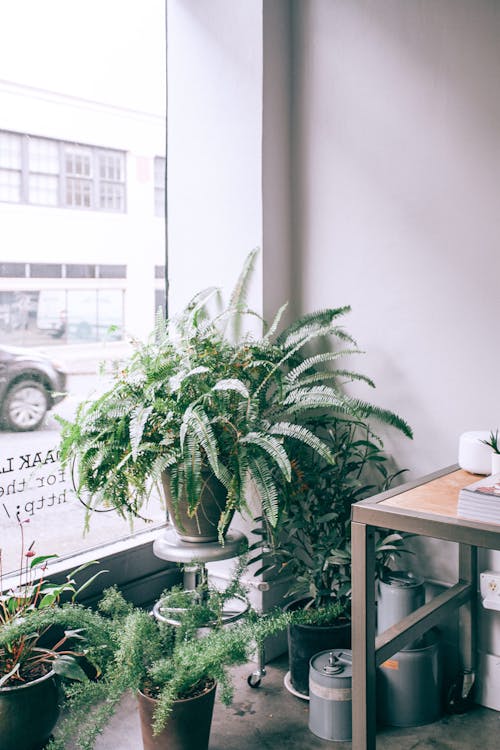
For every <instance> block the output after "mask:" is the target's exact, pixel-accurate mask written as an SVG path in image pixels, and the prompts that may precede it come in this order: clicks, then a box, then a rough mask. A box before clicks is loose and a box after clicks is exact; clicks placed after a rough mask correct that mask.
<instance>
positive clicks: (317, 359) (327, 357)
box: [286, 349, 362, 383]
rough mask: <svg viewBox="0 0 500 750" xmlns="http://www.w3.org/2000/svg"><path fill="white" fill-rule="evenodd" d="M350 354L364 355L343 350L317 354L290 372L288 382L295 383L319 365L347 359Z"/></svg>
mask: <svg viewBox="0 0 500 750" xmlns="http://www.w3.org/2000/svg"><path fill="white" fill-rule="evenodd" d="M350 354H362V352H361V351H360V350H359V349H342V350H340V351H338V352H323V353H321V354H315V355H314V356H312V357H307V359H305V360H304V361H303V362H301V363H300V364H299V365H297V367H294V368H293V370H290V372H289V373H288V374H287V376H286V380H287V381H288V382H289V383H295V381H296V380H297V379H298V378H299V377H300V376H301V375H302V373H304V372H306V371H307V370H310V369H311V368H312V367H316V365H319V364H321V363H322V362H331V361H333V360H335V359H339V357H345V356H348V355H350Z"/></svg>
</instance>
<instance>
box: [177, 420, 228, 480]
mask: <svg viewBox="0 0 500 750" xmlns="http://www.w3.org/2000/svg"><path fill="white" fill-rule="evenodd" d="M189 433H193V434H194V435H195V436H196V439H197V441H198V442H199V443H200V445H201V447H202V448H203V450H204V451H205V453H206V455H207V459H208V462H209V464H210V466H211V467H212V471H213V472H214V474H215V475H216V476H218V475H219V457H218V453H219V450H218V446H217V439H216V437H215V435H214V431H213V429H212V425H211V424H210V420H209V419H208V417H207V415H206V414H205V412H204V411H203V408H202V407H201V406H188V408H187V409H186V411H185V412H184V417H183V419H182V423H181V427H180V445H181V451H183V450H184V443H185V440H186V435H187V434H189Z"/></svg>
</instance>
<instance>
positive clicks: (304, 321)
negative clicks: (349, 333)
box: [277, 305, 351, 344]
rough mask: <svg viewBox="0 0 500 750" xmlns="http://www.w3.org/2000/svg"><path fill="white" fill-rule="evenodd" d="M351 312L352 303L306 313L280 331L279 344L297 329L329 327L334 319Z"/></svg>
mask: <svg viewBox="0 0 500 750" xmlns="http://www.w3.org/2000/svg"><path fill="white" fill-rule="evenodd" d="M350 312H351V307H350V305H345V306H344V307H336V308H326V309H323V310H315V311H314V312H312V313H305V315H302V316H301V317H300V318H297V320H294V321H293V323H291V324H290V325H289V326H288V327H287V328H285V330H284V331H282V332H281V333H280V335H279V336H278V339H277V343H278V344H284V342H285V341H286V340H287V338H288V337H289V336H290V335H291V334H293V333H296V332H297V331H300V330H304V329H306V328H309V327H310V326H314V327H316V328H317V327H320V328H324V327H328V326H330V325H331V324H332V322H333V321H334V320H337V319H338V318H340V317H342V316H343V315H346V314H347V313H350Z"/></svg>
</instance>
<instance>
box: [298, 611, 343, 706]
mask: <svg viewBox="0 0 500 750" xmlns="http://www.w3.org/2000/svg"><path fill="white" fill-rule="evenodd" d="M309 601H310V599H309V597H304V598H302V599H296V600H295V601H293V602H290V604H287V605H286V607H285V610H288V611H292V612H293V611H295V610H297V609H303V608H304V607H305V606H306V604H307V603H308V602H309ZM339 648H351V621H350V620H342V621H341V622H338V623H335V624H333V625H291V626H289V628H288V660H289V669H290V682H291V683H292V686H293V687H294V689H295V690H297V692H299V693H302V695H309V661H310V660H311V658H312V657H313V656H314V655H315V654H318V653H319V652H320V651H326V650H327V649H339Z"/></svg>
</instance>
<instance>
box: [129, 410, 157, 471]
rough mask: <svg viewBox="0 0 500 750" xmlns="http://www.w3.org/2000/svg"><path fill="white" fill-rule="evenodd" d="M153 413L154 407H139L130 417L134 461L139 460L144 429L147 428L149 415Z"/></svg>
mask: <svg viewBox="0 0 500 750" xmlns="http://www.w3.org/2000/svg"><path fill="white" fill-rule="evenodd" d="M152 411H153V407H152V406H146V407H143V406H138V407H136V408H135V409H134V411H133V412H132V414H131V416H130V422H129V426H128V429H129V434H130V445H131V448H132V458H133V459H134V461H135V460H136V459H137V451H138V449H139V447H140V444H141V441H142V436H143V434H144V427H145V426H146V422H147V421H148V418H149V415H150V414H151V412H152Z"/></svg>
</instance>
